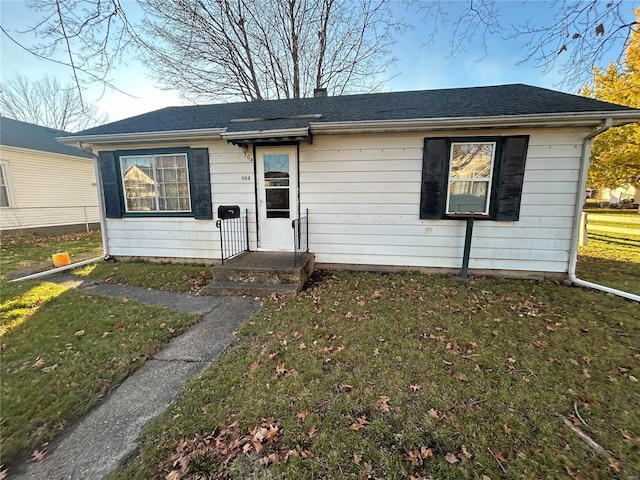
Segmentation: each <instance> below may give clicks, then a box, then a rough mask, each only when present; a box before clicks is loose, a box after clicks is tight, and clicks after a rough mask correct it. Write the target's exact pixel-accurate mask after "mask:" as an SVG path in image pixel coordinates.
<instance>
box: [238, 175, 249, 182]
mask: <svg viewBox="0 0 640 480" xmlns="http://www.w3.org/2000/svg"><path fill="white" fill-rule="evenodd" d="M240 178H241V179H242V181H243V182H249V181H251V175H242V176H241V177H240Z"/></svg>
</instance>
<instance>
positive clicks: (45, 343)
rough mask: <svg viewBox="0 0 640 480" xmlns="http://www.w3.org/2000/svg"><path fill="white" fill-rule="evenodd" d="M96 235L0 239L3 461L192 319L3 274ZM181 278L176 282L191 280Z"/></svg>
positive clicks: (56, 426) (49, 433) (83, 248)
mask: <svg viewBox="0 0 640 480" xmlns="http://www.w3.org/2000/svg"><path fill="white" fill-rule="evenodd" d="M96 245H97V246H96ZM99 245H100V235H99V233H98V234H95V233H91V234H66V235H60V236H47V237H36V236H32V235H30V236H22V237H10V238H9V239H3V244H2V256H1V262H2V273H3V275H2V278H1V279H0V314H1V318H0V355H1V362H0V382H1V389H0V404H1V406H2V409H1V412H0V413H1V420H0V437H1V438H2V446H1V447H2V462H1V463H2V464H4V465H5V467H6V466H9V467H10V466H11V464H13V463H14V462H16V461H18V460H20V459H21V458H23V459H24V458H25V457H29V456H31V454H32V453H34V452H42V451H45V446H46V443H47V442H48V441H49V440H50V439H51V438H52V437H53V436H54V435H56V434H58V433H59V432H60V431H62V430H64V428H65V426H66V425H67V424H68V423H69V422H70V421H71V420H73V419H74V418H77V417H78V416H79V415H82V414H83V413H84V412H86V411H88V410H89V409H90V408H91V407H92V406H93V405H95V403H96V402H97V401H99V400H100V398H101V397H102V396H103V395H104V394H106V393H107V392H109V391H111V390H113V389H114V388H116V387H117V386H118V384H120V383H121V382H122V381H123V380H124V379H125V378H127V376H129V375H130V374H131V373H133V372H134V371H135V370H136V369H138V368H139V367H140V366H142V365H143V364H144V362H145V361H146V359H147V358H148V357H149V356H151V355H152V354H154V353H155V352H157V351H158V350H160V349H162V348H163V347H164V346H166V345H167V343H168V341H169V340H170V339H171V338H172V337H175V336H176V335H178V334H180V333H181V332H183V331H184V330H186V329H187V328H188V327H189V326H191V325H192V324H194V323H195V322H196V321H197V320H198V317H197V316H192V315H185V314H181V313H177V312H173V311H169V310H165V309H162V308H155V307H150V306H146V305H142V304H139V303H136V302H133V301H128V300H127V299H124V300H117V299H110V298H104V297H100V296H97V295H93V294H91V293H88V292H84V291H77V290H69V289H68V288H67V287H65V286H61V285H57V284H54V283H51V282H47V281H26V282H19V283H9V282H7V281H6V280H5V278H4V274H5V273H6V272H8V271H10V270H13V269H15V268H21V267H25V266H29V265H31V266H33V265H38V264H40V263H42V262H45V263H46V261H47V258H48V256H49V254H50V252H52V251H53V252H55V251H59V250H58V249H63V251H68V252H69V253H71V255H72V258H73V257H74V256H79V255H83V254H84V255H87V254H88V255H90V256H95V255H96V253H95V252H96V251H97V250H96V248H98V249H99ZM98 254H99V253H98ZM172 280H173V282H172V284H179V283H180V282H179V280H174V279H173V278H172ZM183 283H184V285H180V287H181V288H180V289H181V290H187V291H188V290H189V289H190V288H191V287H192V284H190V283H189V282H187V281H183ZM169 288H171V285H169ZM0 470H2V469H1V468H0ZM0 478H3V473H2V472H0Z"/></svg>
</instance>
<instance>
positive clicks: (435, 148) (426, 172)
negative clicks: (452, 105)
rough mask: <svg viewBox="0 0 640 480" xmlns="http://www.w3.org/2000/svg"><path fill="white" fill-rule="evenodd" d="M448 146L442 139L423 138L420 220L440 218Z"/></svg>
mask: <svg viewBox="0 0 640 480" xmlns="http://www.w3.org/2000/svg"><path fill="white" fill-rule="evenodd" d="M447 153H448V145H447V141H446V139H444V138H425V139H424V149H423V152H422V190H421V194H420V218H424V219H428V218H442V217H443V216H444V212H445V208H444V204H445V201H446V200H445V198H446V196H445V193H446V191H447V177H448V176H449V172H448V171H447V165H448V159H447Z"/></svg>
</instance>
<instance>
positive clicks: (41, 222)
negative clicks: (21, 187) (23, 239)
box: [0, 205, 100, 234]
mask: <svg viewBox="0 0 640 480" xmlns="http://www.w3.org/2000/svg"><path fill="white" fill-rule="evenodd" d="M96 224H97V226H99V224H100V210H99V207H98V206H97V205H80V206H61V207H17V208H1V209H0V231H2V233H3V234H7V233H24V232H36V231H47V230H50V231H53V230H59V229H64V230H67V231H69V230H74V229H81V228H84V229H86V231H87V232H88V231H89V230H90V229H91V228H95V227H96Z"/></svg>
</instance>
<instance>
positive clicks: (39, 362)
mask: <svg viewBox="0 0 640 480" xmlns="http://www.w3.org/2000/svg"><path fill="white" fill-rule="evenodd" d="M43 365H44V358H42V357H38V358H36V361H35V363H34V364H33V365H31V368H42V367H43Z"/></svg>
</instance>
